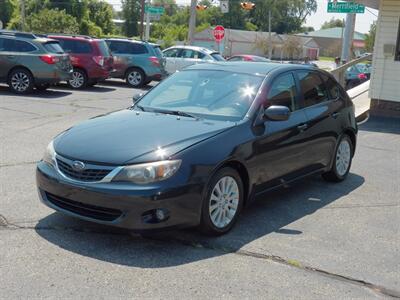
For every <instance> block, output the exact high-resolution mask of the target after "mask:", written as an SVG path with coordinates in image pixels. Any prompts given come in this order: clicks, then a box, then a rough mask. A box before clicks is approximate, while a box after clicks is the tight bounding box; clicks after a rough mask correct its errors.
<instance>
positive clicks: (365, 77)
mask: <svg viewBox="0 0 400 300" xmlns="http://www.w3.org/2000/svg"><path fill="white" fill-rule="evenodd" d="M357 77H358V78H359V79H361V80H365V79H368V77H367V75H365V74H364V73H360V74H358V75H357Z"/></svg>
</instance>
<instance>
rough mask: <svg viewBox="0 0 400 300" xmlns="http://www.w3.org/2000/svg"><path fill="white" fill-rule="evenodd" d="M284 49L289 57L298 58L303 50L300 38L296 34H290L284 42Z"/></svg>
mask: <svg viewBox="0 0 400 300" xmlns="http://www.w3.org/2000/svg"><path fill="white" fill-rule="evenodd" d="M282 50H283V51H284V52H285V53H286V55H287V57H288V58H289V59H293V58H295V57H296V58H297V57H298V56H299V55H300V54H301V51H302V47H301V43H300V39H299V38H298V37H297V36H294V35H288V36H287V37H286V40H285V42H284V44H283V47H282Z"/></svg>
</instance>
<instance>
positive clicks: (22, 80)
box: [8, 68, 34, 94]
mask: <svg viewBox="0 0 400 300" xmlns="http://www.w3.org/2000/svg"><path fill="white" fill-rule="evenodd" d="M8 86H9V88H10V90H11V91H12V92H13V93H16V94H28V93H30V92H32V90H33V87H34V84H33V76H32V74H31V72H29V71H28V70H27V69H23V68H17V69H15V70H13V71H12V72H11V74H10V76H9V77H8Z"/></svg>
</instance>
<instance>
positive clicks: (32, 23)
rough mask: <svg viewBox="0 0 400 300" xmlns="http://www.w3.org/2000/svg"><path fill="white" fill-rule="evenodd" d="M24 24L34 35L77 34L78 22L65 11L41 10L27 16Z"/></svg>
mask: <svg viewBox="0 0 400 300" xmlns="http://www.w3.org/2000/svg"><path fill="white" fill-rule="evenodd" d="M26 24H27V29H28V31H32V32H36V33H50V32H59V33H79V25H78V22H77V21H76V19H75V18H74V17H73V16H71V15H68V14H67V13H66V12H65V10H58V9H47V8H46V9H43V10H41V11H40V12H38V13H36V14H32V15H30V16H27V18H26Z"/></svg>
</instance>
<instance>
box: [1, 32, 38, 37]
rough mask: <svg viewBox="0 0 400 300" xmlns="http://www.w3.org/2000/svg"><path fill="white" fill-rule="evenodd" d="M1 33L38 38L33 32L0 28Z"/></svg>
mask: <svg viewBox="0 0 400 300" xmlns="http://www.w3.org/2000/svg"><path fill="white" fill-rule="evenodd" d="M0 35H9V36H15V37H22V38H26V39H36V38H37V36H36V35H34V34H33V33H28V32H20V31H14V30H0Z"/></svg>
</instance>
